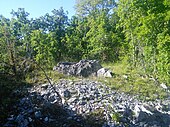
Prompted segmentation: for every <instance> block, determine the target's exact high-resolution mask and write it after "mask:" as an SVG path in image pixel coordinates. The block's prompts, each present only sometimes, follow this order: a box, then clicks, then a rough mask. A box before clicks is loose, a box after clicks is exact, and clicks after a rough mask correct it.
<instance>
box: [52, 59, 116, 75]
mask: <svg viewBox="0 0 170 127" xmlns="http://www.w3.org/2000/svg"><path fill="white" fill-rule="evenodd" d="M53 70H55V71H58V72H60V73H63V74H66V75H73V76H82V77H88V76H91V75H92V76H99V77H112V75H113V73H112V72H111V71H110V70H109V69H105V68H103V67H102V66H101V65H100V64H99V61H97V60H80V61H79V62H78V63H75V62H61V63H59V64H58V65H57V66H54V68H53Z"/></svg>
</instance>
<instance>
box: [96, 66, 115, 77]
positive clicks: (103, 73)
mask: <svg viewBox="0 0 170 127" xmlns="http://www.w3.org/2000/svg"><path fill="white" fill-rule="evenodd" d="M97 76H98V77H107V78H111V77H113V73H112V71H111V70H109V69H106V68H101V69H99V70H98V71H97Z"/></svg>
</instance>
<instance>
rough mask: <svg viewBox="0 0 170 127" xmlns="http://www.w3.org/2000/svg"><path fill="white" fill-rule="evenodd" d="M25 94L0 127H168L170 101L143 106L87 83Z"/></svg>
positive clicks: (46, 86)
mask: <svg viewBox="0 0 170 127" xmlns="http://www.w3.org/2000/svg"><path fill="white" fill-rule="evenodd" d="M21 92H22V91H19V90H18V91H15V92H14V93H13V96H18V95H19V94H20V93H21ZM26 93H27V94H25V97H23V98H22V99H20V101H19V102H18V103H17V104H14V106H13V111H12V112H11V115H10V116H9V118H8V119H7V121H6V123H5V124H3V125H1V126H4V127H15V126H17V127H37V126H42V127H50V126H51V127H95V126H96V127H170V97H169V98H167V99H165V100H163V101H162V100H155V101H152V102H150V101H148V102H144V101H140V100H138V99H137V98H138V96H130V95H128V94H125V93H120V92H118V91H114V90H111V89H110V88H109V87H107V86H106V85H105V84H102V83H100V82H96V81H91V80H88V79H86V80H82V79H81V80H77V81H72V80H65V79H62V80H60V81H59V82H57V83H53V85H50V84H48V83H47V84H41V85H37V86H34V87H32V88H27V89H26Z"/></svg>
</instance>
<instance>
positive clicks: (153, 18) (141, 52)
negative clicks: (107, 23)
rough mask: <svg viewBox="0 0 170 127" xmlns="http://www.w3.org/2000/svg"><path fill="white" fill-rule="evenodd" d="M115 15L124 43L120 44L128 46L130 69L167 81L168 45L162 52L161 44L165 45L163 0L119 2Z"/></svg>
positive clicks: (165, 8)
mask: <svg viewBox="0 0 170 127" xmlns="http://www.w3.org/2000/svg"><path fill="white" fill-rule="evenodd" d="M117 12H118V15H119V17H120V21H119V25H118V26H119V27H121V28H123V32H124V33H125V38H126V41H127V43H128V45H126V44H125V45H124V47H128V48H127V49H128V52H127V56H128V62H129V63H130V64H131V65H132V66H133V67H142V69H143V70H145V72H146V73H151V74H152V75H153V76H154V77H155V78H158V77H159V75H164V81H166V82H169V78H168V77H169V70H168V69H169V64H168V63H169V62H170V61H169V57H168V55H169V54H168V52H169V50H167V49H169V44H165V47H164V48H165V49H164V48H163V45H164V44H162V43H168V42H169V41H168V38H169V37H168V36H169V34H167V33H169V28H170V27H169V20H167V19H168V17H169V16H167V15H169V3H168V2H167V1H166V0H165V1H160V0H155V1H154V2H153V1H152V0H149V1H148V0H147V1H146V0H143V1H140V0H126V1H125V0H120V1H119V2H118V8H117ZM161 47H162V48H161ZM163 54H165V55H163ZM161 63H162V64H161ZM163 63H165V64H163ZM163 68H164V69H163ZM163 70H164V72H163ZM165 77H166V78H165ZM160 79H161V78H160Z"/></svg>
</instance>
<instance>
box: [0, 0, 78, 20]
mask: <svg viewBox="0 0 170 127" xmlns="http://www.w3.org/2000/svg"><path fill="white" fill-rule="evenodd" d="M74 5H75V0H0V15H3V16H4V17H6V18H11V16H12V15H11V14H10V12H11V11H12V9H13V10H14V11H17V10H18V8H25V11H26V12H28V13H29V14H30V15H29V18H39V17H40V16H44V15H45V14H46V13H49V14H50V13H51V11H52V10H53V9H56V10H58V9H59V8H60V7H63V9H64V11H68V12H69V14H68V16H69V18H71V16H73V15H74V14H75V9H74Z"/></svg>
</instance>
